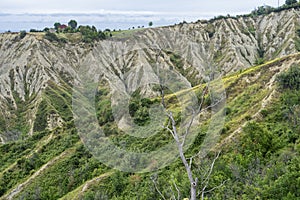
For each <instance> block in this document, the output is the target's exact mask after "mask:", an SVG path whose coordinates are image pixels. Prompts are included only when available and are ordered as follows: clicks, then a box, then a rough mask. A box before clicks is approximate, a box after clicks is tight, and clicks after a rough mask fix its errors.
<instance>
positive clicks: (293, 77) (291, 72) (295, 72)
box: [277, 65, 300, 90]
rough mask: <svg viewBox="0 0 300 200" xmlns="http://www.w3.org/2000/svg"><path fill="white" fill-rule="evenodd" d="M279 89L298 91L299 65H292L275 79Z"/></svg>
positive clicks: (299, 85)
mask: <svg viewBox="0 0 300 200" xmlns="http://www.w3.org/2000/svg"><path fill="white" fill-rule="evenodd" d="M277 81H278V83H279V87H280V88H281V89H291V90H299V89H300V67H299V65H294V66H292V67H291V68H289V69H288V70H287V71H286V72H283V73H281V74H280V75H279V76H278V77H277Z"/></svg>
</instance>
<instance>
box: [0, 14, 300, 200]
mask: <svg viewBox="0 0 300 200" xmlns="http://www.w3.org/2000/svg"><path fill="white" fill-rule="evenodd" d="M299 13H300V10H297V9H296V10H295V9H290V10H284V11H282V12H278V13H271V14H269V15H266V16H259V17H253V18H251V17H239V18H224V19H218V20H211V21H198V22H196V23H192V24H186V23H182V24H179V25H175V26H170V27H160V28H151V29H144V30H140V31H137V32H135V33H134V34H133V35H131V36H126V37H113V38H111V39H108V40H105V41H100V42H95V43H93V44H84V43H80V44H74V43H66V44H61V43H56V42H52V43H51V42H49V41H48V40H45V39H44V38H43V35H42V34H27V35H26V37H25V38H23V39H20V38H19V35H18V34H1V35H0V143H3V144H0V154H1V155H2V156H1V157H0V163H1V165H0V199H34V198H36V199H38V198H40V199H58V198H64V199H71V198H72V199H96V198H98V199H134V198H136V199H159V198H160V196H159V195H158V194H157V192H156V191H155V188H154V186H153V184H152V181H151V179H150V177H153V176H156V175H155V174H151V173H146V174H133V173H122V172H117V171H112V170H111V169H110V168H108V167H106V166H105V165H104V164H101V163H100V162H99V161H98V160H96V159H95V158H94V157H93V156H92V155H91V153H90V152H89V151H88V150H87V149H86V148H85V146H84V145H83V144H82V140H83V138H80V137H79V136H78V132H77V129H76V126H75V124H74V123H75V122H74V116H73V114H74V113H73V111H74V110H73V108H72V101H73V100H74V98H75V97H76V96H75V97H74V94H72V93H73V88H77V89H82V87H83V86H90V85H89V84H90V83H96V84H97V85H96V86H95V85H94V84H91V85H92V86H94V88H92V89H91V90H89V88H87V91H93V93H91V94H90V95H94V96H95V107H96V111H97V113H96V114H97V117H98V118H97V119H98V121H99V124H100V125H101V126H102V127H103V129H104V132H105V134H107V135H109V136H110V137H111V138H112V140H113V141H114V142H115V143H118V144H120V146H122V147H124V148H126V149H129V150H138V151H142V150H145V151H152V150H154V149H155V148H157V147H160V146H162V145H164V144H166V143H168V142H169V141H170V139H171V137H170V135H169V134H168V133H167V132H161V134H159V135H154V136H151V137H149V138H138V139H134V138H133V137H131V136H126V135H125V134H124V132H123V129H124V130H125V128H126V123H127V122H126V121H125V120H124V119H125V117H124V115H125V114H124V115H120V116H118V117H117V118H116V116H113V114H112V113H113V110H112V108H111V107H113V106H114V105H117V103H118V102H120V101H125V100H126V101H127V100H128V102H129V103H132V104H130V105H131V106H132V107H133V106H136V107H137V108H135V107H134V109H136V110H135V111H136V112H134V113H131V114H132V115H133V117H134V118H135V120H136V122H138V123H144V122H145V121H146V122H145V123H146V124H147V120H145V119H147V117H148V115H147V114H145V112H144V111H143V109H146V108H149V107H151V105H152V104H155V103H157V96H158V95H159V94H160V93H159V89H157V87H158V86H160V85H161V84H163V85H164V84H165V86H168V87H169V88H167V87H166V93H167V95H168V94H169V93H175V94H176V93H177V92H181V91H193V92H194V93H195V94H197V95H198V96H199V95H201V89H200V88H202V86H203V84H204V83H205V82H207V81H209V80H211V81H213V80H215V79H217V78H219V77H221V76H223V78H222V80H223V83H224V87H225V90H226V93H227V105H226V108H225V112H226V115H227V117H226V120H225V125H224V127H223V129H222V135H221V137H220V141H219V144H218V145H217V146H213V147H211V149H212V150H217V149H222V150H223V151H224V155H222V157H221V158H220V161H218V164H217V167H216V172H215V173H214V175H213V178H212V186H211V188H209V189H213V187H214V186H217V185H218V184H219V183H220V182H222V181H227V182H228V183H227V185H225V186H224V187H221V188H219V189H220V190H217V192H216V195H215V196H213V195H212V196H211V197H212V198H214V199H222V198H226V199H242V198H244V199H247V198H248V199H249V198H250V199H254V198H256V197H260V198H266V199H272V198H274V196H268V194H267V193H266V192H264V191H261V190H262V189H258V188H257V187H258V186H261V187H264V188H265V189H266V191H269V192H270V195H271V193H272V191H274V190H275V189H276V187H279V186H280V187H283V188H284V187H285V185H288V186H290V184H288V183H285V182H284V181H286V180H287V178H295V179H296V180H298V179H297V178H299V176H298V175H299V173H298V174H297V169H298V167H299V165H297V159H299V137H298V136H297V134H296V133H297V131H298V129H297V127H292V126H291V124H289V120H287V119H293V120H295V119H294V118H295V116H294V115H297V112H295V113H292V114H291V112H292V111H290V112H287V111H286V112H284V113H281V111H280V109H281V108H285V109H286V107H287V106H288V105H286V100H284V97H285V96H286V95H287V94H286V93H285V91H280V90H278V88H277V84H276V76H277V75H278V74H279V73H280V72H282V71H284V70H287V69H289V68H290V67H291V66H293V65H298V66H299V62H300V59H299V58H300V55H299V54H298V53H296V52H297V49H296V42H297V40H298V39H299V36H298V35H297V29H298V27H299V23H300V21H299ZM262 61H268V62H266V63H265V64H263V65H257V66H255V65H256V63H261V62H262ZM252 66H255V67H252ZM168 81H169V82H168ZM84 89H85V88H84ZM294 93H296V94H297V92H294ZM289 95H290V94H289ZM87 96H88V95H87ZM88 97H89V96H88ZM125 97H126V98H125ZM144 97H145V98H144ZM167 97H168V98H167V99H166V100H167V101H168V103H170V104H171V106H170V107H172V108H173V109H174V110H175V112H177V113H179V112H178V109H177V106H178V105H179V103H180V102H178V100H176V99H174V98H172V97H173V96H172V94H170V95H169V96H167ZM288 97H289V96H288ZM297 98H298V97H293V98H292V99H293V100H294V99H297ZM91 99H93V97H91ZM75 100H76V98H75ZM139 101H141V102H144V103H137V102H139ZM205 103H206V104H209V101H207V102H205ZM149 104H150V106H149ZM73 105H74V101H73ZM112 105H113V106H112ZM121 105H123V104H121ZM147 106H148V107H147ZM297 108H298V107H297V104H295V110H296V111H297ZM136 113H138V114H136ZM272 113H276V114H272ZM268 115H269V117H268ZM283 115H284V116H288V118H284V117H281V116H283ZM291 116H292V118H289V117H291ZM176 117H178V118H180V115H179V114H178V116H176ZM204 117H206V116H204ZM143 120H144V121H143ZM276 120H278V124H279V125H277V126H276ZM296 121H297V119H296ZM202 122H203V126H201V127H199V134H198V136H197V137H196V139H195V142H194V143H193V145H192V146H191V148H190V149H189V151H188V152H187V155H193V154H195V153H197V151H198V149H199V148H200V146H201V143H202V141H203V138H204V135H205V134H204V133H205V131H206V130H207V129H208V127H207V123H206V122H207V121H205V119H204V120H203V121H202ZM293 122H294V121H293ZM255 123H257V124H255ZM249 124H250V125H249ZM253 124H254V125H253ZM275 126H276V130H275V129H274V130H273V129H272V127H275ZM290 126H291V127H290ZM256 127H259V128H261V130H260V129H259V130H258V129H256ZM266 127H267V128H266ZM281 127H283V128H281ZM77 128H78V127H77ZM122 128H123V129H122ZM141 130H142V129H141ZM251 130H256V131H253V133H255V134H256V133H257V134H259V133H260V132H262V133H264V134H266V135H267V136H266V138H265V137H261V138H264V139H265V140H264V141H262V140H256V139H257V138H260V137H259V135H254V136H253V135H252V132H251ZM141 133H143V131H141ZM273 133H274V134H273ZM247 136H249V138H247ZM273 138H274V139H273ZM80 139H82V140H80ZM280 140H282V141H283V142H282V144H284V145H285V146H286V147H285V146H282V145H279V146H278V145H275V143H277V142H278V143H280V142H279V141H280ZM252 141H255V142H254V144H253V143H252ZM268 142H273V143H272V144H273V146H274V148H273V147H272V146H268V148H263V147H264V146H266V145H267V144H268ZM256 144H257V145H256ZM260 144H262V145H261V146H263V147H261V146H259V145H260ZM251 145H252V146H251ZM243 146H245V147H246V148H245V149H246V150H243V148H242V147H243ZM253 146H254V147H255V148H254V147H253ZM275 147H276V148H275ZM234 148H236V149H234ZM235 155H237V156H236V157H235ZM292 155H293V156H294V158H292V157H293V156H292ZM108 156H111V155H108ZM209 156H210V155H208V158H209ZM277 156H278V157H280V159H281V158H282V159H283V160H284V161H285V162H286V167H284V168H283V170H284V172H282V171H280V170H279V172H278V169H279V168H280V167H281V165H280V164H278V163H280V162H282V160H276V159H277ZM243 157H247V159H245V160H244V159H243ZM283 157H284V158H283ZM278 159H279V158H278ZM277 161H278V162H277ZM258 162H261V163H262V164H261V165H259V164H257V163H258ZM269 165H270V166H271V168H270V169H271V170H272V173H271V172H268V171H267V170H266V169H267V168H268V166H269ZM253 166H254V167H253ZM251 167H252V168H251ZM248 169H249V170H248ZM182 171H183V169H182V166H181V163H180V162H178V161H176V162H174V163H173V164H171V165H170V166H168V167H167V168H166V169H162V170H160V171H158V172H157V173H159V179H160V180H161V184H160V186H161V187H162V186H163V185H170V184H171V185H172V186H171V187H173V185H174V184H173V183H170V180H169V179H168V177H173V178H174V180H175V181H176V183H177V184H178V187H179V188H180V190H181V191H182V194H181V196H182V197H185V196H186V197H187V196H188V189H187V187H188V185H189V183H188V182H187V180H186V178H185V176H184V175H183V173H182ZM289 171H291V172H292V174H289V173H288V172H289ZM298 172H299V170H298ZM197 173H198V172H197ZM251 173H252V174H251ZM270 173H271V174H270ZM253 174H254V175H255V176H254V175H253ZM200 175H201V174H200ZM252 175H253V176H252ZM285 175H286V176H285ZM297 176H298V177H297ZM160 177H162V178H160ZM249 177H253V178H249ZM255 178H256V179H255ZM260 178H263V179H260ZM254 179H255V180H254ZM283 180H284V181H283ZM274 181H275V182H276V181H277V182H276V184H279V185H276V184H275V186H274V185H272V182H274ZM280 184H281V185H280ZM241 185H244V186H241ZM295 185H297V184H295ZM247 187H248V188H247ZM168 188H169V187H168ZM168 188H163V189H162V190H163V192H164V193H165V194H166V195H167V196H170V197H171V195H170V191H169V189H168ZM232 188H233V190H232V191H235V192H232V191H231V190H230V189H232ZM297 189H299V188H297V187H293V188H292V189H291V190H290V191H289V190H286V189H285V190H284V189H283V190H282V191H283V192H282V194H281V195H282V198H283V197H286V198H288V197H290V198H292V197H295V199H296V198H297V197H299V196H300V195H299V194H298V193H297ZM173 190H174V191H175V190H177V188H173ZM253 190H254V191H255V195H257V196H255V195H253V194H251V192H249V191H253ZM295 191H296V192H295ZM289 192H290V193H291V194H290V196H288V195H289ZM222 193H223V194H222ZM243 193H245V195H246V196H243ZM272 194H273V193H272ZM247 195H248V196H247Z"/></svg>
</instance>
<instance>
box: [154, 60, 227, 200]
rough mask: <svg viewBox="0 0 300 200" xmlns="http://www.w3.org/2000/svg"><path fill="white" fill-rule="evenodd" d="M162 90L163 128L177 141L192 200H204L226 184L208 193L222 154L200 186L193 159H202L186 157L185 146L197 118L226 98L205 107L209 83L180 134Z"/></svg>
mask: <svg viewBox="0 0 300 200" xmlns="http://www.w3.org/2000/svg"><path fill="white" fill-rule="evenodd" d="M158 57H159V56H157V57H156V62H158ZM160 90H161V98H162V101H161V104H162V106H163V107H164V108H165V110H166V114H167V117H168V124H167V125H166V126H163V127H164V128H165V129H166V130H168V131H169V133H170V134H171V135H172V137H173V139H174V140H175V143H176V145H177V150H178V153H179V157H180V159H181V161H182V163H183V165H184V167H185V170H186V173H187V176H188V180H189V183H190V200H196V198H197V196H198V195H200V194H201V199H202V200H203V199H204V194H205V193H209V192H211V191H213V190H215V189H217V188H219V187H221V186H222V185H224V183H225V182H223V183H221V184H220V185H219V186H217V187H214V188H212V189H210V190H208V191H206V190H207V187H208V184H209V179H210V176H211V174H212V171H213V168H214V165H215V161H216V160H217V159H218V157H219V155H220V152H218V153H217V154H216V156H215V158H214V159H213V161H212V163H211V164H210V165H209V167H208V170H207V171H206V172H205V174H204V175H203V176H204V179H203V180H202V181H201V184H199V183H198V182H199V179H198V177H196V176H195V175H194V173H193V171H192V164H193V159H194V158H196V157H200V156H199V155H198V154H196V155H194V156H192V157H191V158H187V157H186V155H185V154H184V145H185V143H186V140H187V138H188V135H189V134H190V133H191V129H192V125H193V123H194V122H195V120H196V118H197V116H199V115H200V114H201V113H204V112H206V111H207V110H209V109H212V108H214V107H217V106H219V105H220V104H221V103H222V102H223V101H224V99H225V96H224V94H221V96H219V97H218V99H217V100H216V101H214V102H211V103H210V105H207V106H205V104H206V103H205V102H206V98H205V97H206V95H207V94H208V93H209V83H208V84H207V85H206V86H205V87H204V89H203V91H202V95H201V97H200V104H199V106H198V107H197V108H196V109H193V108H191V109H192V114H191V117H190V118H189V120H188V121H187V126H186V127H185V128H184V131H183V133H179V130H178V129H177V126H178V125H177V123H176V119H175V117H174V116H173V113H172V111H170V110H168V109H167V106H166V104H165V99H164V94H165V93H164V87H163V85H160ZM215 95H217V94H215ZM199 154H200V152H199ZM188 160H189V161H188ZM153 182H154V185H155V189H156V190H157V191H158V193H159V194H160V196H161V197H162V198H163V199H166V198H165V197H164V196H163V194H162V193H161V192H160V191H159V190H158V188H157V185H156V184H155V181H153ZM199 186H201V187H202V188H200V190H199ZM175 188H176V190H177V192H178V194H179V191H178V188H177V186H176V184H175ZM178 196H179V195H178Z"/></svg>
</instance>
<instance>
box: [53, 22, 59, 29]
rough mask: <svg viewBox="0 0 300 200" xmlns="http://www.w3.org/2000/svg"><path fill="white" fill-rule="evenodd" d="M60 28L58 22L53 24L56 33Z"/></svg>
mask: <svg viewBox="0 0 300 200" xmlns="http://www.w3.org/2000/svg"><path fill="white" fill-rule="evenodd" d="M60 26H61V23H59V22H55V23H54V28H55V30H56V31H58V28H59V27H60Z"/></svg>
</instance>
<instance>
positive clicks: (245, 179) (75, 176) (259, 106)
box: [0, 54, 300, 200]
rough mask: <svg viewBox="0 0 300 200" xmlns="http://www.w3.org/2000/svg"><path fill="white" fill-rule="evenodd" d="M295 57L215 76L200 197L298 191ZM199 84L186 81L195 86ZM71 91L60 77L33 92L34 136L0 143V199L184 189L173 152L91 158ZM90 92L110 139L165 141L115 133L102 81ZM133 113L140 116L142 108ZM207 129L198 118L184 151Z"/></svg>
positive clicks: (139, 144) (130, 195)
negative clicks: (148, 165) (220, 86)
mask: <svg viewBox="0 0 300 200" xmlns="http://www.w3.org/2000/svg"><path fill="white" fill-rule="evenodd" d="M299 61H300V54H294V55H290V56H286V57H283V58H280V59H276V60H273V61H270V62H268V63H266V64H263V65H259V66H254V67H251V68H248V69H246V70H241V71H239V72H236V73H234V74H231V75H228V76H226V77H224V78H223V79H222V81H223V83H224V85H225V89H226V94H227V100H226V101H227V102H226V108H225V109H224V112H226V121H225V125H224V128H223V129H222V133H221V137H220V141H219V142H218V145H216V146H214V147H212V148H211V152H210V153H209V155H208V156H206V157H205V158H204V159H202V160H197V159H195V161H194V163H193V169H194V173H195V176H198V177H199V187H200V188H202V186H203V184H204V183H205V182H204V180H203V179H201V178H202V177H203V174H204V172H206V171H207V170H208V169H209V166H210V163H211V161H212V160H213V158H214V155H215V152H218V151H219V150H221V154H220V157H219V158H218V159H217V160H216V163H215V166H214V169H213V172H212V174H211V177H210V180H209V184H208V187H207V188H206V190H205V191H206V192H207V193H205V197H206V198H209V199H274V200H275V199H276V200H277V199H295V200H296V199H299V198H300V156H299V153H300V139H299V133H300V128H299V127H300V118H299V116H300V105H299V102H300V91H299V83H300V79H299V68H300V64H299ZM281 71H284V72H281ZM279 73H280V74H283V75H281V76H278V74H279ZM278 77H279V78H278ZM291 79H292V80H293V81H290V80H291ZM201 88H203V86H202V85H199V86H196V87H194V88H192V90H194V92H195V93H199V94H200V93H201V92H200V91H201ZM71 91H72V90H70V88H69V86H68V85H60V86H58V85H55V84H53V85H49V87H48V88H47V89H46V90H45V91H44V92H43V93H42V101H41V103H40V104H39V106H38V112H37V117H36V121H35V124H34V134H33V136H32V137H29V136H24V137H23V139H22V140H17V141H15V142H8V143H6V144H2V145H0V154H1V157H0V163H1V165H0V199H59V198H61V199H66V200H70V199H149V200H150V199H162V197H161V195H160V194H159V193H158V192H157V189H158V190H160V191H161V193H162V194H163V196H165V198H166V199H175V198H177V195H178V193H177V189H178V191H180V193H179V199H183V198H187V197H188V196H189V182H188V179H187V175H186V174H185V170H184V167H183V165H182V163H181V161H180V160H179V159H178V160H177V161H176V162H174V163H173V164H171V165H170V166H168V167H166V168H163V169H161V170H159V171H157V172H149V173H143V174H140V173H125V172H119V171H117V170H113V169H111V168H109V167H106V166H105V165H103V164H101V163H100V162H99V161H98V160H96V159H95V158H94V157H93V156H92V155H91V154H90V153H89V151H87V150H86V148H85V146H84V145H83V144H82V142H81V140H80V138H79V136H78V135H77V131H76V128H75V126H74V121H73V117H72V111H71V105H72V99H71V97H72V94H71ZM98 91H99V92H98V95H97V99H96V105H97V106H96V107H97V114H98V120H99V124H100V125H102V126H103V127H104V130H105V134H107V135H110V137H111V138H112V140H114V141H119V140H123V141H126V144H127V146H126V148H128V149H137V148H139V149H141V150H146V151H147V150H151V149H153V148H155V147H157V146H159V145H163V144H165V143H167V142H168V141H170V140H172V138H170V135H169V134H168V132H167V131H166V132H162V133H161V134H159V135H155V136H153V137H151V138H150V139H149V138H146V139H143V140H134V139H132V138H130V137H129V138H128V136H125V135H123V134H122V131H120V130H118V129H117V128H116V125H115V124H114V123H113V120H112V119H111V111H110V110H109V109H108V108H109V107H110V101H109V98H110V93H109V90H108V86H107V85H106V84H102V85H100V86H99V89H98ZM149 101H150V102H153V103H155V102H159V101H158V100H155V99H149ZM166 101H167V102H168V104H169V105H170V107H172V109H173V110H174V112H175V113H176V101H175V102H174V100H173V99H172V96H168V95H167V96H166ZM208 104H209V103H208ZM140 106H143V105H140ZM49 112H50V113H53V114H55V113H57V114H59V116H61V118H62V120H63V125H62V126H61V127H59V128H55V129H54V130H45V127H46V126H45V124H46V121H47V119H46V115H45V113H49ZM139 119H140V120H146V121H147V116H146V117H145V116H143V115H142V116H140V118H139ZM21 128H26V127H21ZM207 128H208V127H207V125H206V123H205V121H203V126H201V127H199V135H198V136H197V138H196V140H195V141H194V144H193V145H192V147H191V148H190V149H189V150H188V151H187V152H186V155H187V157H188V156H191V155H194V154H195V152H197V150H198V149H199V148H200V146H201V143H202V141H203V138H204V136H205V131H206V130H207ZM152 180H156V181H155V182H156V184H154V183H153V181H152ZM155 187H157V189H156V188H155ZM174 197H175V198H174Z"/></svg>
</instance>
